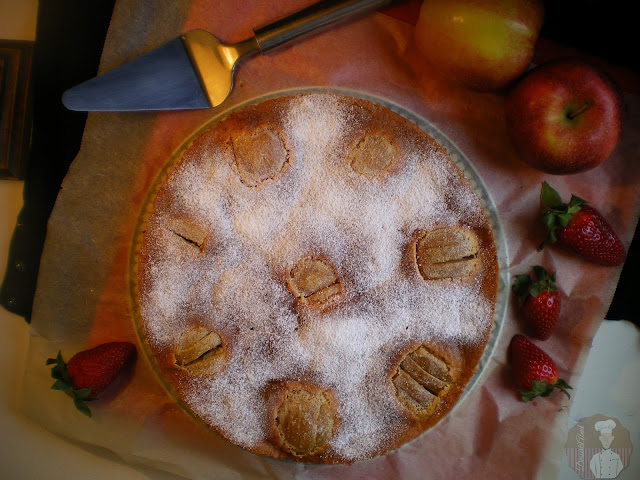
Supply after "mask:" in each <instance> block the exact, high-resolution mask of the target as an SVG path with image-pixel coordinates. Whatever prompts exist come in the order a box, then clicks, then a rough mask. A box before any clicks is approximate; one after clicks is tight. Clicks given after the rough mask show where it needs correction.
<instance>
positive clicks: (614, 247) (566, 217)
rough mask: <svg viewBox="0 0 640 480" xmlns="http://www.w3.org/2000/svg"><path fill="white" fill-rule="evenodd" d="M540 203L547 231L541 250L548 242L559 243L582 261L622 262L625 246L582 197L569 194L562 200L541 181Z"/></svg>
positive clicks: (609, 265) (607, 263)
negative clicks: (568, 196)
mask: <svg viewBox="0 0 640 480" xmlns="http://www.w3.org/2000/svg"><path fill="white" fill-rule="evenodd" d="M540 202H541V203H542V205H543V206H544V207H545V210H544V212H543V213H542V218H541V220H542V223H544V224H545V225H546V227H547V230H548V234H547V238H546V239H545V240H544V242H542V244H541V245H540V250H542V249H543V248H544V246H545V244H546V243H547V242H551V243H556V242H558V244H559V245H562V246H564V247H565V248H568V249H569V250H572V251H573V252H575V253H577V254H578V255H579V256H580V257H582V258H584V259H585V260H589V261H591V262H594V263H598V264H600V265H605V266H607V267H615V266H617V265H620V264H621V263H622V262H624V259H625V256H626V252H625V249H624V245H622V242H621V241H620V239H619V238H618V237H617V235H616V234H615V232H614V231H613V228H611V225H609V223H607V221H606V220H605V219H604V217H603V216H602V215H601V214H600V213H599V212H598V211H597V210H596V209H595V208H593V207H591V206H590V205H587V202H586V201H585V200H583V199H581V198H580V197H576V196H575V195H571V200H570V201H569V203H568V204H565V203H562V199H561V198H560V195H559V194H558V192H556V191H555V190H554V189H553V188H551V187H550V186H549V184H548V183H547V182H544V183H543V184H542V189H541V191H540Z"/></svg>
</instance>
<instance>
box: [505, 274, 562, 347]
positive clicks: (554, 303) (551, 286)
mask: <svg viewBox="0 0 640 480" xmlns="http://www.w3.org/2000/svg"><path fill="white" fill-rule="evenodd" d="M533 273H534V276H535V280H534V279H533V278H531V277H530V276H529V275H516V279H515V281H514V282H513V292H514V293H515V294H516V295H517V297H518V300H519V302H520V308H521V310H522V315H523V316H524V319H525V320H526V321H527V324H528V325H529V328H530V329H531V333H532V335H533V336H534V337H536V338H539V339H540V340H546V339H547V338H549V337H550V336H551V333H553V330H554V329H555V328H556V323H558V317H559V315H560V294H559V293H558V288H557V287H556V284H555V280H556V272H553V273H552V274H551V275H549V273H548V272H547V271H546V270H545V269H544V268H543V267H541V266H540V265H536V266H535V267H533Z"/></svg>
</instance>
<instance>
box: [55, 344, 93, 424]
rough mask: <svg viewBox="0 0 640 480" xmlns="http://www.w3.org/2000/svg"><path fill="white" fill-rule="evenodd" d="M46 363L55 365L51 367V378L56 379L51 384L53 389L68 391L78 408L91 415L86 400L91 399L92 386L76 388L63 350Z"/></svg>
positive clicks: (84, 413)
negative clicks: (63, 355)
mask: <svg viewBox="0 0 640 480" xmlns="http://www.w3.org/2000/svg"><path fill="white" fill-rule="evenodd" d="M46 365H53V367H52V368H51V378H53V379H54V380H55V382H53V385H51V389H52V390H60V391H62V392H64V393H66V394H67V395H68V396H70V397H71V398H72V399H73V404H74V405H75V406H76V408H77V409H78V410H79V411H80V412H81V413H82V414H83V415H86V416H87V417H91V410H90V409H89V407H88V406H87V404H86V403H85V402H87V401H90V400H91V398H89V395H90V394H91V388H92V387H88V388H80V389H78V388H75V387H74V386H73V382H72V381H71V377H70V376H69V373H68V372H67V364H66V362H65V361H64V359H63V358H62V352H60V351H58V355H57V357H56V358H48V359H47V362H46Z"/></svg>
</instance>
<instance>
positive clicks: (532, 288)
mask: <svg viewBox="0 0 640 480" xmlns="http://www.w3.org/2000/svg"><path fill="white" fill-rule="evenodd" d="M533 274H534V277H535V279H534V278H532V277H531V276H530V275H516V278H515V281H514V282H513V293H515V295H516V296H517V297H518V301H519V302H520V306H522V305H523V304H524V302H525V301H526V300H527V298H528V297H537V296H538V295H539V294H540V292H542V291H544V290H550V291H552V292H555V291H556V290H558V288H557V287H556V284H555V281H556V272H553V273H552V274H549V272H547V270H546V269H545V268H544V267H541V266H540V265H536V266H535V267H533Z"/></svg>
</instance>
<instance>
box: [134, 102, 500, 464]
mask: <svg viewBox="0 0 640 480" xmlns="http://www.w3.org/2000/svg"><path fill="white" fill-rule="evenodd" d="M286 105H287V106H288V107H287V108H288V110H287V111H286V112H284V113H283V118H284V119H285V121H284V124H283V125H282V134H283V136H284V138H286V141H287V146H288V149H289V155H290V158H289V163H288V164H287V165H286V166H285V167H284V168H283V170H282V171H281V172H279V173H278V175H276V176H275V177H274V178H273V179H269V180H266V181H265V182H263V184H261V185H260V186H259V187H257V188H251V187H247V186H246V185H243V184H242V183H241V182H240V181H239V178H238V175H237V173H236V172H235V171H234V169H233V168H232V165H231V164H232V162H233V158H232V157H231V155H232V154H231V153H230V152H229V151H228V149H225V148H224V146H223V145H216V144H207V143H203V144H199V145H197V146H194V147H192V148H190V149H189V150H187V152H186V154H185V156H184V157H183V159H182V160H181V161H180V162H178V164H177V165H176V166H175V167H174V169H173V170H172V171H171V173H170V175H169V176H168V178H167V180H166V182H165V183H164V185H163V186H162V187H161V192H160V193H161V195H159V198H160V197H161V198H162V199H163V200H162V203H161V204H160V205H156V208H155V209H154V211H153V213H152V214H151V216H150V218H149V221H148V222H147V225H146V233H145V241H144V247H143V250H144V253H145V256H144V258H145V260H144V268H145V275H144V277H143V278H142V279H141V281H140V283H141V285H140V291H141V293H140V298H139V304H140V313H141V317H142V321H143V327H144V333H145V335H146V337H147V339H148V341H149V343H150V344H152V345H154V346H155V347H157V349H158V350H163V349H172V348H174V346H175V343H176V340H177V338H178V337H179V335H180V334H182V333H183V332H185V331H187V330H188V329H189V328H192V327H193V326H194V325H205V326H207V327H209V328H211V329H213V330H215V331H216V332H218V333H219V334H220V336H221V337H222V338H223V342H224V345H225V348H226V349H227V355H228V361H227V363H226V366H225V368H224V369H223V370H222V372H220V373H219V374H217V375H215V376H202V377H193V378H190V379H189V380H185V381H189V382H192V384H193V388H190V389H189V393H188V395H187V397H186V398H185V401H186V402H187V403H188V404H189V405H190V406H191V408H192V409H193V411H194V412H195V413H196V414H197V415H198V416H200V417H201V418H203V419H204V420H205V421H206V422H208V423H210V424H211V425H213V426H215V427H216V428H217V429H218V430H219V431H220V432H221V433H222V434H223V435H225V436H226V437H227V438H228V439H229V440H231V441H232V442H234V443H236V444H238V445H241V446H245V447H251V446H252V445H255V444H257V443H258V442H260V441H262V440H263V439H264V430H265V428H266V425H265V422H267V421H268V416H267V412H266V411H265V402H264V396H263V393H264V391H265V388H266V387H267V386H268V385H269V384H270V383H271V382H278V381H287V380H300V379H305V380H306V381H311V382H313V383H315V384H317V385H320V386H322V387H323V388H329V389H331V390H332V391H333V392H334V394H335V397H336V399H337V403H338V405H339V406H338V415H339V417H340V426H339V428H338V430H337V432H336V435H335V436H334V437H333V439H332V440H331V444H330V449H331V451H332V452H335V453H336V454H337V455H339V456H341V457H343V458H345V459H347V460H357V459H360V458H366V457H367V456H370V455H372V454H373V453H375V452H376V451H378V450H379V449H380V448H382V447H383V446H384V445H385V444H386V443H387V442H388V441H389V440H390V438H392V437H393V436H394V435H395V434H396V433H397V432H399V431H401V430H402V429H403V428H405V426H406V420H405V416H404V415H403V412H402V410H401V409H400V408H399V406H398V403H397V401H396V400H395V397H394V392H393V388H392V387H391V386H390V384H389V383H388V382H387V381H386V377H387V374H388V371H389V368H390V366H389V359H390V358H391V357H393V355H394V354H395V352H397V350H398V349H399V348H403V347H404V346H406V345H407V344H408V343H410V342H440V343H449V344H474V343H476V342H482V341H484V340H486V339H485V338H484V337H483V334H481V333H479V332H485V331H486V329H487V324H488V322H490V321H491V318H492V315H493V304H492V302H490V301H489V300H487V299H485V298H484V297H483V295H482V294H481V292H480V284H479V282H425V281H424V280H422V278H421V277H420V276H419V275H418V274H417V273H415V272H413V274H412V272H408V271H407V268H406V265H405V264H404V261H405V260H404V259H405V256H406V252H407V247H408V245H409V243H410V242H411V236H412V234H413V233H414V232H415V231H416V230H419V229H427V228H432V227H435V226H444V225H466V226H470V227H483V225H484V223H483V222H485V220H484V217H483V215H482V213H481V209H480V206H479V203H478V200H477V198H476V197H475V195H474V194H473V193H472V191H471V190H470V188H468V186H467V185H465V184H464V183H463V182H464V181H463V180H462V179H461V176H460V175H459V173H458V172H457V171H456V170H455V169H454V168H455V167H453V166H452V164H451V163H450V161H449V160H448V159H447V158H446V156H445V155H444V154H442V153H441V152H439V151H437V150H435V149H432V148H424V147H423V146H421V144H416V145H415V146H414V147H412V148H408V149H406V148H405V150H403V157H402V158H401V159H399V166H398V168H397V169H395V170H394V171H392V172H390V173H389V175H387V176H385V177H384V178H381V179H375V180H368V179H366V178H364V177H362V176H360V175H358V174H357V173H355V172H354V171H353V170H352V169H351V168H350V166H349V165H348V163H347V162H345V141H344V138H345V137H347V136H348V135H352V134H353V132H354V131H356V132H358V131H361V127H360V126H359V122H360V119H359V117H358V115H357V112H356V111H355V110H353V109H352V108H351V107H350V106H349V104H348V103H346V102H343V101H341V100H340V97H338V96H335V95H328V94H310V95H302V96H298V97H295V98H292V99H291V100H290V101H289V102H288V103H287V104H286ZM362 133H364V132H362ZM167 199H168V200H167ZM180 219H189V220H190V222H191V223H192V224H193V225H195V227H194V228H198V229H199V231H204V232H206V234H207V240H206V242H205V244H204V245H203V246H201V247H200V248H199V247H198V246H196V245H193V244H192V243H189V242H188V241H186V240H185V239H184V238H182V237H181V236H179V235H177V234H176V233H175V231H172V230H171V229H170V228H169V227H168V225H170V224H171V222H175V221H177V220H180ZM307 255H317V256H321V257H322V258H324V259H326V260H328V261H329V262H330V263H331V264H332V265H333V266H334V267H335V268H336V271H337V272H338V274H339V276H340V278H341V281H342V285H343V290H344V298H343V300H342V301H341V302H340V303H339V304H338V305H337V306H336V307H335V308H332V309H331V310H329V311H327V312H324V313H319V312H310V311H300V312H299V311H297V310H296V309H295V308H294V306H293V297H292V295H291V294H290V293H289V291H288V290H287V288H286V284H285V281H284V278H285V274H286V272H287V271H288V270H289V269H290V268H291V267H292V266H293V265H295V263H296V262H297V261H298V260H299V259H300V258H302V257H304V256H307Z"/></svg>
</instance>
